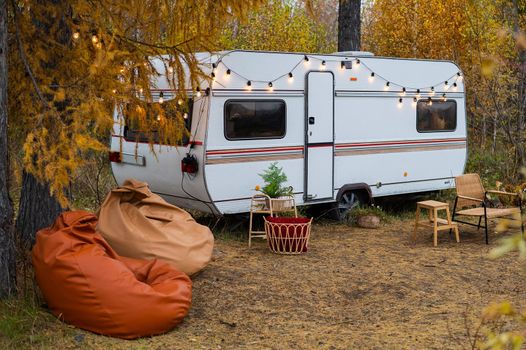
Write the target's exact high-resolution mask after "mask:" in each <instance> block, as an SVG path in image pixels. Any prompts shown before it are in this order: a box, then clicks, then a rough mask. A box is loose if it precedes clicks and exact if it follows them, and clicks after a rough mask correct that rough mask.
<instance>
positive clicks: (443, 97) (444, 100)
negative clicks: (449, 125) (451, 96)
mask: <svg viewBox="0 0 526 350" xmlns="http://www.w3.org/2000/svg"><path fill="white" fill-rule="evenodd" d="M440 99H441V100H442V101H443V102H446V101H447V98H446V94H442V97H441V98H440Z"/></svg>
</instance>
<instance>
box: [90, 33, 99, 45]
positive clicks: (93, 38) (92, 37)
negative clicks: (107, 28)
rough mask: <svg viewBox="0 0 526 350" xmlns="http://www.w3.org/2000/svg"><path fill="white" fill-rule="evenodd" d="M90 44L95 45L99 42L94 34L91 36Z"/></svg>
mask: <svg viewBox="0 0 526 350" xmlns="http://www.w3.org/2000/svg"><path fill="white" fill-rule="evenodd" d="M91 42H92V43H94V44H96V43H98V42H99V38H98V37H97V36H96V35H95V34H93V35H92V36H91Z"/></svg>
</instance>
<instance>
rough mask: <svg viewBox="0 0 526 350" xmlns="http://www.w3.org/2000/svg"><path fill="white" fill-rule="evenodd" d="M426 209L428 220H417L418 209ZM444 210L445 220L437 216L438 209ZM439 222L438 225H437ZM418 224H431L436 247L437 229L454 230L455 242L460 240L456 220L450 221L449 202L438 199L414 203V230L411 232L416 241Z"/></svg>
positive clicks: (418, 216)
mask: <svg viewBox="0 0 526 350" xmlns="http://www.w3.org/2000/svg"><path fill="white" fill-rule="evenodd" d="M421 209H427V210H428V213H429V221H425V220H424V221H419V218H420V210H421ZM439 210H445V211H446V215H447V220H444V219H441V218H439V217H438V211H439ZM439 224H440V225H439ZM419 225H423V226H430V225H431V226H433V245H434V246H435V247H436V246H437V243H438V237H437V236H438V231H440V230H451V229H453V230H455V238H456V239H457V243H459V242H460V237H459V235H458V226H457V223H456V222H453V221H451V214H450V213H449V204H447V203H443V202H439V201H433V200H428V201H423V202H418V203H417V204H416V217H415V230H414V232H413V241H416V230H417V228H418V226H419Z"/></svg>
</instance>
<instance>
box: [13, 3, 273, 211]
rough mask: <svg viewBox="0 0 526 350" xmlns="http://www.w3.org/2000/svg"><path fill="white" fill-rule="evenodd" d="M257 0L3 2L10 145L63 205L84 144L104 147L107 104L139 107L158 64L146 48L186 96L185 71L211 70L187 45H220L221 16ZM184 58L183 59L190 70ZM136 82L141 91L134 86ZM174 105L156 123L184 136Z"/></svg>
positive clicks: (239, 12) (109, 117)
mask: <svg viewBox="0 0 526 350" xmlns="http://www.w3.org/2000/svg"><path fill="white" fill-rule="evenodd" d="M264 2H265V1H263V0H199V1H197V0H181V1H179V0H178V1H148V0H141V1H138V0H130V1H113V0H104V1H99V2H92V1H86V0H68V1H52V2H50V1H45V2H42V1H35V0H25V1H16V2H15V1H14V2H9V4H10V7H9V30H10V52H9V91H8V93H9V98H8V101H9V106H8V108H9V118H10V125H9V127H10V130H9V133H10V140H11V144H12V145H11V149H12V150H14V152H17V153H20V156H21V157H22V159H23V166H24V168H25V170H27V171H29V172H31V173H32V174H33V175H35V176H36V177H37V178H38V179H39V180H40V181H44V182H47V183H49V185H50V188H51V191H52V192H53V193H54V194H55V195H56V197H57V199H58V200H59V201H60V202H61V204H62V205H65V204H66V203H67V199H66V197H65V195H64V189H65V188H66V187H67V186H68V185H69V181H70V178H71V177H72V175H73V174H74V172H75V171H76V170H77V169H78V168H79V166H81V165H82V164H83V162H84V160H85V156H84V154H85V153H86V152H89V151H99V150H103V149H105V148H106V147H107V146H106V144H107V140H108V138H109V136H110V133H111V130H112V127H113V111H114V109H115V108H117V110H124V109H130V110H140V109H141V108H142V109H146V108H147V106H146V103H147V102H148V101H151V100H152V94H151V91H150V81H151V78H152V77H154V76H156V75H157V74H158V72H157V71H155V69H154V67H152V65H151V64H150V62H149V57H152V56H155V57H160V56H161V55H168V56H167V57H168V58H167V59H165V60H164V64H165V65H166V66H171V67H173V70H174V75H173V76H172V77H171V79H170V84H171V87H172V89H174V90H175V91H176V97H175V98H176V99H179V98H182V99H184V98H185V94H186V91H185V90H184V88H183V87H184V82H185V80H186V79H188V78H189V80H190V81H191V83H192V86H194V87H196V86H197V85H198V82H199V81H202V80H203V79H208V77H206V76H204V75H203V73H202V70H201V68H202V67H201V66H200V65H199V63H198V62H197V60H196V58H195V57H194V55H193V53H194V52H198V51H213V50H216V49H218V48H219V46H218V45H217V42H218V40H217V38H218V37H219V35H220V33H221V30H222V29H223V28H224V23H225V22H227V21H230V20H232V19H240V20H241V21H242V20H243V19H244V18H246V17H247V15H248V14H249V11H253V10H254V9H256V8H257V7H258V6H260V5H261V4H263V3H264ZM240 23H242V22H240ZM184 66H188V67H189V68H190V73H189V77H186V76H185V73H184V69H183V67H184ZM141 89H142V91H143V92H144V96H145V98H140V97H139V94H138V93H137V92H138V91H139V90H141ZM136 107H137V108H139V109H136ZM157 112H158V113H161V114H162V113H164V112H163V111H162V110H161V109H158V111H157ZM134 115H136V116H137V120H136V122H137V123H139V124H140V125H141V126H145V130H148V131H149V132H150V136H152V135H153V132H154V131H155V130H154V127H153V126H152V121H151V120H147V118H145V113H136V114H134ZM173 115H175V117H174V118H163V115H161V118H160V120H159V123H158V125H155V127H156V128H159V127H160V128H162V132H159V137H160V139H161V141H162V142H163V143H175V142H177V141H178V140H180V139H181V137H182V136H183V132H182V130H183V129H184V128H182V125H183V115H182V114H181V113H180V112H176V113H175V114H173ZM130 118H131V119H133V116H131V117H130ZM145 124H149V125H148V127H146V125H145ZM17 173H19V171H17Z"/></svg>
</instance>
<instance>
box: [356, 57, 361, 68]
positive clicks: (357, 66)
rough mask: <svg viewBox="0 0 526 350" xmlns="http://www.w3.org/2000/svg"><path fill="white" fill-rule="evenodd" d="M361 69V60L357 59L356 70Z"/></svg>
mask: <svg viewBox="0 0 526 350" xmlns="http://www.w3.org/2000/svg"><path fill="white" fill-rule="evenodd" d="M358 68H360V59H359V58H357V59H356V69H358Z"/></svg>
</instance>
